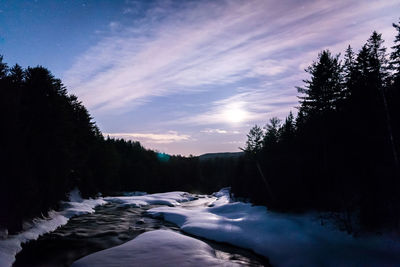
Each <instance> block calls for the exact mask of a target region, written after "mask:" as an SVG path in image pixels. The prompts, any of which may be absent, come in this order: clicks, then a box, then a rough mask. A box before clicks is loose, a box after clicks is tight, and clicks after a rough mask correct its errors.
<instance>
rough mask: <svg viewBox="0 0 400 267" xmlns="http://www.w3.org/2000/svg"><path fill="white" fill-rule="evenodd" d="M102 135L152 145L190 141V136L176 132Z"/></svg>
mask: <svg viewBox="0 0 400 267" xmlns="http://www.w3.org/2000/svg"><path fill="white" fill-rule="evenodd" d="M103 135H104V136H105V137H107V136H109V137H112V138H123V139H126V140H134V141H141V142H143V143H153V144H169V143H176V142H183V141H188V140H190V135H186V134H179V133H178V132H176V131H168V132H167V133H103Z"/></svg>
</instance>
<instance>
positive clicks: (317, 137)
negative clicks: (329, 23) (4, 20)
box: [0, 24, 400, 232]
mask: <svg viewBox="0 0 400 267" xmlns="http://www.w3.org/2000/svg"><path fill="white" fill-rule="evenodd" d="M394 27H395V28H396V30H397V35H396V39H395V46H394V47H393V48H392V52H391V53H390V54H387V51H386V49H385V48H384V44H383V39H382V37H381V35H380V34H378V33H376V32H374V33H373V34H372V35H371V37H370V38H369V39H368V41H367V43H366V44H365V45H364V46H363V47H362V48H361V50H359V51H358V52H357V53H356V52H354V51H353V49H352V48H351V47H350V46H349V47H348V49H347V50H346V52H345V54H344V56H340V55H332V54H331V52H330V51H328V50H325V51H322V52H321V53H320V54H319V55H318V58H317V60H316V61H315V62H314V63H313V64H312V65H311V66H310V67H309V68H308V69H307V72H308V73H309V76H310V78H309V79H308V80H305V81H304V85H303V86H300V87H298V91H299V103H300V106H299V107H298V112H297V115H296V116H294V115H293V114H292V113H290V114H289V115H288V116H287V118H286V119H285V120H284V121H283V122H281V121H280V120H279V119H278V118H271V119H270V122H269V123H268V124H267V126H266V127H265V128H262V127H259V126H255V127H253V128H252V129H251V130H250V133H249V134H248V141H247V143H246V146H245V147H244V148H243V149H244V150H245V152H246V153H245V154H244V156H243V157H235V158H218V157H217V158H211V159H207V160H199V158H198V157H182V156H170V155H165V154H160V153H158V152H156V151H152V150H148V149H145V148H144V147H143V146H142V145H141V144H140V143H139V142H133V141H126V140H122V139H119V140H118V139H110V138H105V137H103V135H102V133H101V132H100V130H99V129H98V127H97V126H96V124H95V122H94V121H93V119H92V118H91V117H90V114H89V112H88V111H87V110H86V108H85V107H84V106H83V105H82V103H81V102H80V101H79V100H78V99H77V97H76V96H74V95H70V94H68V92H67V90H66V88H65V87H64V86H63V84H62V82H61V81H60V80H59V79H56V78H55V77H54V76H53V75H52V74H51V72H50V71H49V70H47V69H46V68H44V67H41V66H38V67H28V68H26V69H23V68H22V67H20V66H19V65H15V66H12V67H9V66H8V65H7V64H6V63H4V62H3V58H2V57H0V95H1V96H0V107H1V110H0V114H1V115H0V116H1V122H2V127H3V129H2V131H1V135H2V136H1V138H0V147H1V152H0V162H1V165H0V166H1V179H0V228H7V229H9V231H10V232H14V231H18V230H20V229H21V228H22V222H23V221H25V220H29V219H31V218H34V217H36V216H39V215H41V214H43V215H45V212H46V211H48V210H50V209H56V208H57V207H58V203H59V201H60V200H64V199H66V197H67V193H68V192H69V191H70V190H71V189H73V188H75V187H78V188H79V190H80V191H81V192H82V194H83V196H84V197H91V196H92V197H93V196H96V195H97V194H98V193H103V194H110V193H113V192H117V191H130V190H135V191H136V190H139V191H146V192H161V191H170V190H183V191H191V192H196V191H197V192H203V193H209V192H212V191H216V190H218V189H220V188H221V187H223V186H231V187H232V192H233V193H234V195H235V196H237V197H244V198H248V199H250V200H251V201H252V202H253V203H255V204H264V205H267V206H268V207H269V208H271V209H274V210H279V211H296V212H301V211H307V210H320V211H331V212H336V213H335V214H338V215H337V219H338V220H339V221H340V222H342V223H343V224H344V225H345V229H346V230H348V231H353V226H354V225H362V226H363V227H365V228H366V229H377V228H381V227H398V226H399V220H400V217H399V216H400V196H399V186H400V181H399V179H400V173H399V171H400V170H399V151H400V140H399V139H400V138H399V137H400V26H399V25H398V24H394Z"/></svg>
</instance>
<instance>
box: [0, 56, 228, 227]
mask: <svg viewBox="0 0 400 267" xmlns="http://www.w3.org/2000/svg"><path fill="white" fill-rule="evenodd" d="M0 95H1V96H0V108H1V110H0V116H1V123H2V131H1V135H2V136H1V137H0V148H1V149H0V173H1V175H0V228H6V229H8V230H9V232H16V231H19V230H21V229H22V224H23V222H24V221H26V220H30V219H32V218H34V217H37V216H42V215H43V216H46V212H47V211H48V210H50V209H57V208H58V205H59V203H60V200H66V199H67V194H68V192H69V191H70V190H72V189H73V188H75V187H78V188H79V190H80V191H81V193H82V195H83V196H84V197H93V196H96V195H97V194H98V193H103V194H110V193H113V192H117V191H129V190H132V191H135V190H139V191H146V192H150V193H152V192H162V191H171V190H185V191H198V192H213V191H216V190H218V189H219V188H220V187H223V186H227V185H228V182H227V179H228V175H231V173H229V171H227V172H225V171H224V173H221V172H220V171H218V168H219V167H220V166H222V165H223V164H222V165H221V163H220V160H218V159H216V160H207V161H200V160H199V159H198V158H197V157H188V158H186V157H182V156H169V155H165V154H160V153H158V152H156V151H152V150H148V149H145V148H144V147H143V146H142V145H141V144H140V143H139V142H134V141H126V140H122V139H110V138H104V137H103V135H102V133H101V132H100V130H99V129H98V127H97V126H96V124H95V122H94V121H93V119H92V118H91V117H90V115H89V112H88V111H87V109H86V108H85V107H84V106H83V105H82V103H81V102H80V101H79V100H78V98H77V97H76V96H75V95H71V94H68V93H67V90H66V88H65V86H64V85H63V84H62V82H61V81H60V80H59V79H57V78H55V77H54V76H53V75H52V74H51V72H50V71H49V70H48V69H46V68H44V67H42V66H37V67H28V68H26V69H23V68H22V67H21V66H19V65H17V64H16V65H15V66H12V67H8V65H7V64H6V63H4V62H3V57H2V56H0ZM225 169H228V168H225ZM217 174H218V175H217Z"/></svg>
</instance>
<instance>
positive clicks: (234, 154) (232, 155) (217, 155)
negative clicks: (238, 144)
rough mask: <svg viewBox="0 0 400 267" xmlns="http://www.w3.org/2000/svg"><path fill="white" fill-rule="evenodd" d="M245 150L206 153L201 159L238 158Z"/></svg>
mask: <svg viewBox="0 0 400 267" xmlns="http://www.w3.org/2000/svg"><path fill="white" fill-rule="evenodd" d="M243 154H244V152H220V153H206V154H203V155H200V156H199V159H200V160H207V159H214V158H238V157H240V156H242V155H243Z"/></svg>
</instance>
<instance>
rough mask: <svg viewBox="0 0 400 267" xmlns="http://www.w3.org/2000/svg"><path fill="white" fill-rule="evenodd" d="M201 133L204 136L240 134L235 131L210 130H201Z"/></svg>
mask: <svg viewBox="0 0 400 267" xmlns="http://www.w3.org/2000/svg"><path fill="white" fill-rule="evenodd" d="M201 132H202V133H206V134H240V131H236V130H233V131H228V130H223V129H210V128H207V129H205V130H202V131H201Z"/></svg>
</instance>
